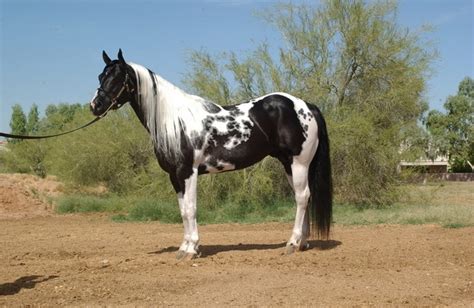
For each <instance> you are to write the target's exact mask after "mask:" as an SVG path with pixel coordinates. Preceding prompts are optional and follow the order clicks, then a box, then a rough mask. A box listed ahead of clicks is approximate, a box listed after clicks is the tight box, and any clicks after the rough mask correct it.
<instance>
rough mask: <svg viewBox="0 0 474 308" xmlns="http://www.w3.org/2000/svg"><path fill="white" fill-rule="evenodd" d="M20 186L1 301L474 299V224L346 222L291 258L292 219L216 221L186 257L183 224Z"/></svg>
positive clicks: (0, 216) (4, 218)
mask: <svg viewBox="0 0 474 308" xmlns="http://www.w3.org/2000/svg"><path fill="white" fill-rule="evenodd" d="M20 182H21V183H23V184H25V183H26V182H25V181H23V182H22V181H20ZM21 183H20V184H21ZM7 184H8V185H10V184H11V186H8V188H5V186H4V185H7ZM20 184H16V185H13V184H12V180H9V181H7V183H5V181H2V179H1V177H0V185H1V186H2V188H0V208H2V210H0V247H1V249H0V262H1V264H0V306H4V305H6V306H19V305H42V306H57V305H61V306H64V305H73V306H77V305H80V306H85V305H88V306H89V305H92V306H97V305H114V306H115V305H140V306H184V305H192V306H206V307H208V306H400V305H406V306H445V305H447V306H455V307H459V306H473V305H474V286H473V280H474V245H473V243H474V228H460V229H445V228H441V227H439V226H432V225H423V226H396V225H380V226H361V227H343V226H338V225H336V226H335V228H334V233H333V235H332V239H331V240H330V241H328V242H322V241H318V240H313V241H312V242H311V247H312V248H311V249H310V250H308V251H305V252H301V253H295V254H293V255H291V256H284V255H282V254H283V252H284V245H285V241H286V240H287V239H288V237H289V235H290V232H291V227H292V226H291V225H290V224H282V223H265V224H256V225H239V224H226V225H208V226H201V227H200V235H201V245H202V246H201V250H202V257H201V258H199V259H196V260H192V261H185V262H177V261H176V260H175V253H176V250H177V245H178V244H179V243H180V241H181V238H182V228H181V226H180V225H166V224H160V223H158V222H153V223H115V222H112V221H111V220H110V218H109V217H107V216H105V215H96V214H94V215H61V216H59V215H54V214H52V213H51V210H50V208H51V206H47V204H45V203H44V201H41V200H38V199H37V198H36V199H35V197H36V196H39V195H41V194H42V191H41V189H38V188H37V187H36V188H34V187H33V188H34V190H36V191H38V193H34V194H32V195H31V194H30V193H28V191H31V189H32V187H31V186H30V187H29V188H24V187H23V186H22V185H20ZM50 184H51V183H50ZM19 186H21V187H20V188H21V189H20V188H18V187H19ZM21 191H23V194H22V195H18V194H20V192H21ZM25 192H27V193H25ZM10 194H13V195H14V196H16V197H18V198H17V199H14V198H13V196H10ZM8 196H10V197H11V198H10V197H8ZM22 196H23V197H22ZM25 196H26V197H27V198H30V197H31V198H32V199H35V200H36V201H34V203H31V204H28V202H27V201H25V200H24V197H25ZM40 199H41V198H40ZM5 200H7V201H8V202H5ZM15 202H19V208H21V210H18V209H16V210H14V208H15V206H14V205H15ZM31 202H33V201H31ZM23 203H25V204H23ZM21 204H23V205H21ZM35 204H36V205H35ZM7 206H8V209H6V207H7ZM37 209H40V210H38V212H35V211H36V210H37ZM12 211H13V212H15V211H16V212H15V213H16V214H15V215H11V213H10V214H9V212H12ZM22 211H24V212H25V213H23V214H22V213H21V212H22ZM32 213H33V214H32Z"/></svg>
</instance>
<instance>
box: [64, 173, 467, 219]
mask: <svg viewBox="0 0 474 308" xmlns="http://www.w3.org/2000/svg"><path fill="white" fill-rule="evenodd" d="M404 188H405V191H406V194H405V195H404V197H403V198H402V200H401V202H400V203H398V204H395V205H391V206H385V207H381V208H358V207H355V206H352V205H335V206H334V215H333V218H334V222H335V223H336V224H341V225H373V224H439V225H441V226H444V227H446V228H462V227H467V226H474V193H473V191H474V183H465V182H464V183H449V182H448V183H431V184H428V185H409V186H406V187H404ZM201 202H204V201H203V200H201ZM57 204H58V205H57V207H56V210H57V212H58V213H75V212H79V213H84V212H108V213H113V214H114V215H113V217H112V219H113V220H114V221H118V222H124V221H155V220H158V221H160V222H163V223H180V222H181V216H180V213H179V209H178V206H177V202H162V201H157V200H150V199H149V198H148V199H147V198H145V197H118V196H115V195H108V196H103V197H97V196H84V195H69V196H63V197H61V198H60V199H59V200H58V202H57ZM294 213H295V209H294V202H293V201H291V200H278V201H276V202H273V203H271V204H267V205H256V206H253V205H250V204H236V203H232V202H226V203H225V204H222V205H220V206H214V207H212V208H211V207H206V205H205V204H204V205H203V204H201V206H199V207H198V221H199V223H200V224H212V223H232V222H238V223H258V222H268V221H281V222H290V221H292V220H293V219H294Z"/></svg>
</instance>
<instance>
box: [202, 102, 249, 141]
mask: <svg viewBox="0 0 474 308" xmlns="http://www.w3.org/2000/svg"><path fill="white" fill-rule="evenodd" d="M253 106H254V102H253V101H251V102H248V103H244V104H240V105H238V106H236V107H235V109H236V110H237V111H233V110H226V109H221V110H220V111H219V112H218V113H214V114H212V115H210V116H211V117H212V118H213V122H212V124H211V127H210V129H209V134H208V136H207V138H206V141H208V142H210V143H212V145H213V146H217V142H216V141H215V140H214V139H212V132H213V130H215V132H216V133H217V135H218V136H226V135H227V136H228V139H227V140H226V141H225V143H224V145H223V147H224V148H225V149H227V150H232V149H233V148H235V147H237V146H238V145H239V144H242V143H244V142H246V141H248V140H249V138H250V133H251V131H252V127H253V126H254V122H253V121H252V120H251V119H250V116H249V111H250V109H252V107H253ZM228 117H232V118H233V120H231V121H230V120H228V119H227V118H228ZM217 118H225V120H224V121H219V120H217ZM229 122H235V123H236V125H238V128H232V129H229V128H228V126H227V125H228V123H229ZM244 123H248V125H245V124H244ZM231 130H237V131H238V132H239V134H240V138H238V137H236V136H235V135H230V131H231Z"/></svg>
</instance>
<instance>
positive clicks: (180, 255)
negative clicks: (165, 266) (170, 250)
mask: <svg viewBox="0 0 474 308" xmlns="http://www.w3.org/2000/svg"><path fill="white" fill-rule="evenodd" d="M185 256H186V252H185V251H184V250H178V252H177V253H176V260H178V261H181V260H183V258H184V257H185Z"/></svg>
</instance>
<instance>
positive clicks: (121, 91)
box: [97, 73, 134, 111]
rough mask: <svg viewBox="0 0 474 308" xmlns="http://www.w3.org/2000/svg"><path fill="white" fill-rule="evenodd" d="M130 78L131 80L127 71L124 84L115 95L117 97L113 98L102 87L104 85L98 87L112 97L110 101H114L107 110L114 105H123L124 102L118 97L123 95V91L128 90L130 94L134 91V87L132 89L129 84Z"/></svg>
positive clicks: (109, 96) (118, 106)
mask: <svg viewBox="0 0 474 308" xmlns="http://www.w3.org/2000/svg"><path fill="white" fill-rule="evenodd" d="M129 80H130V77H129V75H128V73H126V74H125V80H124V81H123V84H122V88H121V89H120V91H119V92H118V93H117V95H115V97H113V98H112V97H111V95H110V94H109V93H107V91H105V90H104V89H102V87H99V88H97V90H98V91H100V92H103V93H104V94H105V95H106V96H107V97H108V98H109V99H110V101H111V102H112V104H111V105H110V106H109V108H107V111H108V110H110V109H111V108H112V107H113V106H117V108H120V107H122V105H123V104H121V103H120V102H119V101H118V99H119V98H120V96H121V95H122V93H123V91H125V90H127V92H128V93H129V94H132V93H133V91H134V89H133V88H131V89H130V85H129V84H128V81H129Z"/></svg>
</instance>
